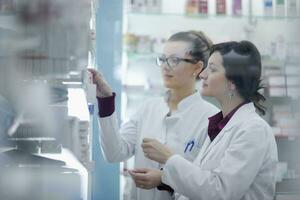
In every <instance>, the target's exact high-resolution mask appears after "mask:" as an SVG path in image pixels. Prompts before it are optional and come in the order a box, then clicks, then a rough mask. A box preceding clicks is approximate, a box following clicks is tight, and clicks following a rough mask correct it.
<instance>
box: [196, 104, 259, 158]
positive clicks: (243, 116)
mask: <svg viewBox="0 0 300 200" xmlns="http://www.w3.org/2000/svg"><path fill="white" fill-rule="evenodd" d="M252 115H257V114H256V112H255V107H254V104H253V103H252V102H251V103H247V104H245V105H243V106H242V107H240V108H239V109H238V110H237V111H236V112H235V113H234V115H233V116H232V118H231V119H230V120H229V122H228V123H227V124H226V126H225V127H224V128H223V129H222V130H221V132H220V133H219V134H218V135H217V137H216V138H215V139H214V140H213V141H212V142H211V140H210V138H209V137H206V140H205V142H204V145H203V147H202V151H203V153H202V154H201V153H200V154H201V156H200V160H201V161H202V160H203V159H204V158H205V156H206V155H207V153H208V152H209V151H210V149H211V148H212V147H213V146H215V145H216V144H217V143H218V142H219V141H220V140H221V139H222V137H223V136H224V135H225V134H226V132H228V131H229V130H230V129H232V128H234V127H235V126H236V125H237V124H239V123H241V122H242V121H244V120H248V119H251V118H252V117H251V116H252Z"/></svg>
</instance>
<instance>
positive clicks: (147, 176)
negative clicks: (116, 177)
mask: <svg viewBox="0 0 300 200" xmlns="http://www.w3.org/2000/svg"><path fill="white" fill-rule="evenodd" d="M128 172H129V174H130V175H131V177H132V178H133V180H134V182H135V185H136V187H139V188H142V189H146V190H150V189H152V188H155V187H157V186H159V185H160V184H161V171H160V170H159V169H148V168H144V169H134V170H129V171H128Z"/></svg>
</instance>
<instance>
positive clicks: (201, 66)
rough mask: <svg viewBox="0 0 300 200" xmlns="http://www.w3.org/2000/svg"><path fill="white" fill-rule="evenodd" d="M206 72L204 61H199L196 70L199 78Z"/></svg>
mask: <svg viewBox="0 0 300 200" xmlns="http://www.w3.org/2000/svg"><path fill="white" fill-rule="evenodd" d="M203 70H204V63H203V61H201V60H200V61H198V62H197V63H196V69H195V72H194V73H195V74H197V76H198V75H199V74H200V73H201V72H202V71H203Z"/></svg>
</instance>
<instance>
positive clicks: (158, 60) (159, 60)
mask: <svg viewBox="0 0 300 200" xmlns="http://www.w3.org/2000/svg"><path fill="white" fill-rule="evenodd" d="M170 59H175V60H176V62H175V63H176V64H175V65H174V66H173V65H171V64H170ZM198 61H199V60H197V59H188V58H179V57H168V58H164V57H160V56H158V57H157V58H156V65H157V66H159V67H162V65H163V63H165V62H166V63H167V66H168V70H174V69H175V68H176V66H177V65H178V64H179V63H180V62H187V63H192V64H196V63H197V62H198Z"/></svg>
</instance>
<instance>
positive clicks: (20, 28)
mask: <svg viewBox="0 0 300 200" xmlns="http://www.w3.org/2000/svg"><path fill="white" fill-rule="evenodd" d="M188 30H201V31H203V32H205V33H206V34H207V35H208V36H209V37H210V38H211V39H212V41H213V42H214V43H218V42H224V41H229V40H237V41H239V40H250V41H252V42H254V44H255V45H256V46H257V47H258V48H259V50H260V52H261V55H262V64H263V81H264V84H265V85H266V86H267V87H266V89H265V90H264V91H263V93H264V95H265V96H266V97H267V101H266V106H267V108H268V111H267V115H266V116H265V120H266V121H267V122H268V123H269V124H270V125H271V127H272V129H273V132H274V135H275V137H276V142H277V146H278V153H279V161H280V162H279V163H278V167H277V169H278V170H277V188H276V199H277V200H290V199H291V200H297V199H300V157H299V153H300V132H299V129H300V123H299V122H300V115H299V111H300V106H299V104H300V100H299V97H300V89H299V87H300V57H299V55H300V38H299V36H298V35H299V31H300V1H299V0H125V1H117V0H77V1H72V0H51V1H50V0H0V176H1V179H0V199H3V200H16V199H20V200H21V199H22V200H27V199H28V200H29V199H30V200H33V199H34V200H35V199H36V200H39V199H41V200H48V199H49V200H50V199H58V200H77V199H78V200H87V199H88V200H90V199H93V200H96V199H97V200H99V199H100V200H101V199H124V200H127V199H128V192H129V189H130V186H131V184H132V181H131V178H130V177H129V176H128V174H127V169H131V168H132V167H133V158H132V159H130V160H128V161H126V162H124V163H121V164H120V165H119V164H108V163H106V162H105V161H104V159H103V157H102V154H101V150H100V145H99V134H101V133H99V127H98V125H97V113H98V111H97V102H96V99H95V86H94V85H93V84H91V82H90V78H89V76H88V74H87V72H86V69H87V68H96V69H98V70H99V71H101V72H102V73H103V74H104V76H105V78H106V79H107V81H108V82H109V84H110V85H111V86H112V87H113V89H114V91H115V92H116V93H117V97H116V107H117V111H118V114H119V118H120V122H123V121H125V120H127V119H128V118H129V117H130V116H131V115H132V113H133V112H134V111H135V109H136V108H137V107H138V106H139V104H140V103H142V102H143V101H145V100H146V99H148V98H150V97H152V96H161V95H162V94H163V93H164V92H165V89H164V88H163V83H162V79H161V76H160V69H159V68H158V67H157V66H156V65H155V58H156V56H157V55H159V54H160V53H161V51H162V47H163V45H164V43H165V42H166V40H167V39H168V37H169V36H170V35H172V34H174V33H176V32H179V31H188ZM207 100H208V101H211V102H212V103H215V102H214V101H212V99H207Z"/></svg>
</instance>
